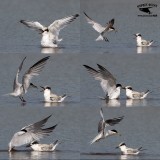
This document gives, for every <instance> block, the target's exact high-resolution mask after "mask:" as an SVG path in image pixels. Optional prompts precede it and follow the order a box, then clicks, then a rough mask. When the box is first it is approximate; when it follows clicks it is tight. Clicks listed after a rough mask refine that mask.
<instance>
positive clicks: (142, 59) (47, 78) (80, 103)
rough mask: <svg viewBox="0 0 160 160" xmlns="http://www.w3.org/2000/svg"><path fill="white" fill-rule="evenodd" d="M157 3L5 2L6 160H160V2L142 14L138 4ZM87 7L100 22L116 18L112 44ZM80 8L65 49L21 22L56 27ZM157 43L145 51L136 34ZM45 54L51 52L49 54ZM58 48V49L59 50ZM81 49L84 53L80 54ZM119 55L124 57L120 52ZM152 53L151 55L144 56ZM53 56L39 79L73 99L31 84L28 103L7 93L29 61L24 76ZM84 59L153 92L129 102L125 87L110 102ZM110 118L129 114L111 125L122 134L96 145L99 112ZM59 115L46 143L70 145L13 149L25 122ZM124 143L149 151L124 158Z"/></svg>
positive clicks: (1, 136) (1, 121) (1, 54)
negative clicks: (47, 44)
mask: <svg viewBox="0 0 160 160" xmlns="http://www.w3.org/2000/svg"><path fill="white" fill-rule="evenodd" d="M141 3H149V1H142V2H139V1H133V2H128V1H127V0H120V1H118V0H117V1H116V0H114V1H108V0H100V1H96V0H92V1H91V0H81V1H78V0H76V1H75V0H67V1H65V0H57V1H56V0H45V1H43V0H39V1H36V0H32V1H31V0H30V1H28V0H14V1H13V2H11V1H9V0H5V1H1V5H0V19H1V24H0V37H1V39H0V73H1V76H0V85H1V87H0V95H1V96H0V110H1V111H0V127H1V131H0V152H1V153H0V159H159V157H160V154H159V149H160V143H159V142H160V141H159V133H160V125H159V121H160V116H159V115H160V109H159V108H160V85H159V80H160V72H159V68H160V63H159V59H160V55H159V34H158V33H159V25H160V23H159V16H160V15H159V9H158V7H159V1H152V3H155V4H157V5H158V7H157V8H153V9H152V11H153V12H154V13H156V14H157V15H158V17H154V18H153V17H150V18H149V17H148V18H147V17H145V18H144V17H138V16H137V15H138V14H143V13H142V12H140V11H139V10H138V9H137V5H138V4H141ZM83 11H85V12H86V13H87V14H88V15H89V16H90V17H92V18H93V19H94V20H95V21H97V22H99V23H102V24H105V23H106V22H107V21H109V20H110V19H111V18H115V28H116V29H117V30H118V32H117V33H114V32H112V33H109V34H108V39H109V42H108V43H106V42H95V39H96V38H97V36H98V34H97V33H96V32H95V31H94V30H93V29H92V28H91V26H90V25H89V24H88V23H86V19H85V17H84V16H83ZM75 13H80V15H81V16H80V17H79V18H78V19H77V20H75V21H74V22H73V23H72V24H71V25H70V26H68V27H66V28H65V29H64V30H63V31H62V32H61V33H60V37H62V38H63V41H62V42H61V43H60V48H57V49H48V48H45V49H43V48H41V47H40V35H38V34H37V33H36V31H33V30H30V29H28V28H27V27H25V26H23V25H22V24H20V23H19V20H20V19H28V20H38V21H40V22H41V23H43V24H46V25H48V24H50V23H51V22H52V21H53V20H55V19H58V18H63V17H65V16H67V15H71V14H75ZM137 32H140V33H141V34H142V35H143V36H144V38H146V39H153V40H155V41H156V42H155V46H154V47H147V48H139V47H138V48H137V47H136V43H135V39H133V38H134V37H133V34H134V33H137ZM43 53H45V54H46V55H44V54H43ZM52 53H54V54H52ZM78 53H79V54H78ZM115 53H116V54H115ZM137 53H148V54H137ZM48 55H50V56H51V57H50V59H49V61H48V62H47V64H46V66H45V67H44V69H43V71H42V72H41V73H40V75H39V76H37V77H34V78H33V81H32V82H33V83H34V84H36V85H38V86H40V85H42V86H45V85H49V86H50V87H51V88H52V90H53V91H54V92H55V93H57V94H59V95H61V94H64V93H65V94H67V95H68V96H69V97H68V98H66V100H65V101H64V102H63V103H58V104H57V103H53V104H50V103H44V102H43V94H42V92H40V90H36V89H30V90H29V91H28V93H27V94H26V95H25V96H24V98H25V100H26V101H27V103H26V104H22V103H21V102H20V100H19V99H18V98H13V97H8V96H3V95H4V94H6V93H9V92H11V91H12V85H13V80H14V76H15V74H16V72H17V69H18V66H19V64H20V63H21V61H22V59H23V58H24V57H25V56H26V57H27V58H26V61H25V63H24V66H23V68H22V73H21V76H20V80H21V78H22V75H23V74H24V73H25V72H26V70H27V69H28V68H29V67H30V66H32V65H33V64H34V63H35V62H37V61H38V60H39V59H41V58H43V57H44V56H48ZM83 64H87V65H89V66H91V67H93V68H97V65H96V64H101V65H102V66H104V67H106V68H107V69H108V70H109V71H110V72H111V73H113V75H114V76H115V77H116V79H117V83H122V85H131V86H132V87H133V88H134V89H135V90H138V91H145V90H148V89H149V90H150V91H151V93H150V94H149V95H148V97H147V98H146V99H145V100H126V97H125V92H124V90H122V92H121V96H120V99H119V100H112V101H108V102H105V101H102V100H100V99H99V98H98V96H101V97H103V96H104V93H103V91H102V89H101V87H100V84H99V82H98V81H96V80H94V78H93V77H92V76H91V75H90V74H89V73H88V72H87V71H86V69H85V68H84V67H83ZM101 107H102V108H103V110H104V116H105V118H106V119H109V118H113V117H117V116H124V119H123V121H121V123H120V124H118V125H116V126H114V127H111V128H112V129H117V130H118V131H119V132H120V133H121V134H122V136H121V137H119V136H115V137H110V138H108V139H105V140H103V141H100V142H97V143H95V144H93V145H90V144H89V142H90V141H91V139H92V138H94V136H95V135H96V134H97V123H98V121H99V120H100V115H99V110H100V108H101ZM50 114H53V116H52V117H51V118H50V119H49V120H48V122H47V124H46V125H47V126H51V125H55V124H57V123H58V127H57V128H56V129H55V131H54V132H53V133H51V135H50V136H48V137H46V138H44V139H43V140H42V141H41V142H42V143H50V142H53V141H54V140H56V139H58V140H59V141H62V142H64V143H62V144H60V145H59V146H58V147H57V150H56V151H55V152H43V153H41V152H34V151H32V150H31V149H26V148H24V147H20V148H17V149H18V151H17V152H12V153H8V151H7V150H8V143H9V141H10V140H11V137H12V136H13V134H14V133H15V132H17V131H19V130H20V129H21V128H22V127H24V126H26V125H28V124H31V123H34V122H36V121H38V120H41V119H42V118H44V117H46V116H48V115H50ZM122 141H124V142H125V143H126V144H127V146H129V147H134V148H136V147H140V146H142V147H143V148H145V149H146V150H145V151H144V152H143V153H142V154H140V155H138V156H124V155H122V154H121V152H120V151H119V150H116V149H115V147H116V146H117V145H118V144H119V143H120V142H122Z"/></svg>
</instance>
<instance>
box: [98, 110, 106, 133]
mask: <svg viewBox="0 0 160 160" xmlns="http://www.w3.org/2000/svg"><path fill="white" fill-rule="evenodd" d="M100 115H101V120H100V121H99V123H98V133H100V132H103V133H104V130H105V120H104V116H103V110H102V108H101V109H100Z"/></svg>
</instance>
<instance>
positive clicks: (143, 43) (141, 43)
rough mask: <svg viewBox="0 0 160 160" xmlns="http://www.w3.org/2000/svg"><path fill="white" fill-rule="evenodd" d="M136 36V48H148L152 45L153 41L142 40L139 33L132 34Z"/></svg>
mask: <svg viewBox="0 0 160 160" xmlns="http://www.w3.org/2000/svg"><path fill="white" fill-rule="evenodd" d="M134 35H135V36H136V41H137V46H138V47H148V46H151V45H152V43H153V40H151V41H147V40H145V39H142V35H141V34H140V33H137V34H134Z"/></svg>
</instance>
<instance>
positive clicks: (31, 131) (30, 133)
mask: <svg viewBox="0 0 160 160" xmlns="http://www.w3.org/2000/svg"><path fill="white" fill-rule="evenodd" d="M51 116H52V115H50V116H48V117H46V118H44V119H42V120H40V121H38V122H36V123H33V124H30V125H28V126H25V127H23V128H22V129H21V130H20V131H18V132H16V133H15V134H14V135H13V137H12V139H11V141H10V142H9V151H12V150H14V148H15V147H20V146H22V145H27V144H30V143H31V142H33V141H39V140H40V139H42V138H44V137H46V136H48V135H49V133H51V132H52V131H53V130H54V129H55V128H56V126H57V124H56V125H54V126H52V127H49V128H42V127H43V126H44V124H45V123H46V122H47V121H48V119H49V118H50V117H51Z"/></svg>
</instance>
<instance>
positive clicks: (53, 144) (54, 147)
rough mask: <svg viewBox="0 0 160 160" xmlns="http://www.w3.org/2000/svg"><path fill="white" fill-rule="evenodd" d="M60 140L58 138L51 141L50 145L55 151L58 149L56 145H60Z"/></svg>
mask: <svg viewBox="0 0 160 160" xmlns="http://www.w3.org/2000/svg"><path fill="white" fill-rule="evenodd" d="M58 144H59V142H58V140H56V141H55V142H53V143H51V144H50V145H51V146H52V151H54V150H55V149H56V147H57V146H58Z"/></svg>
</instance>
